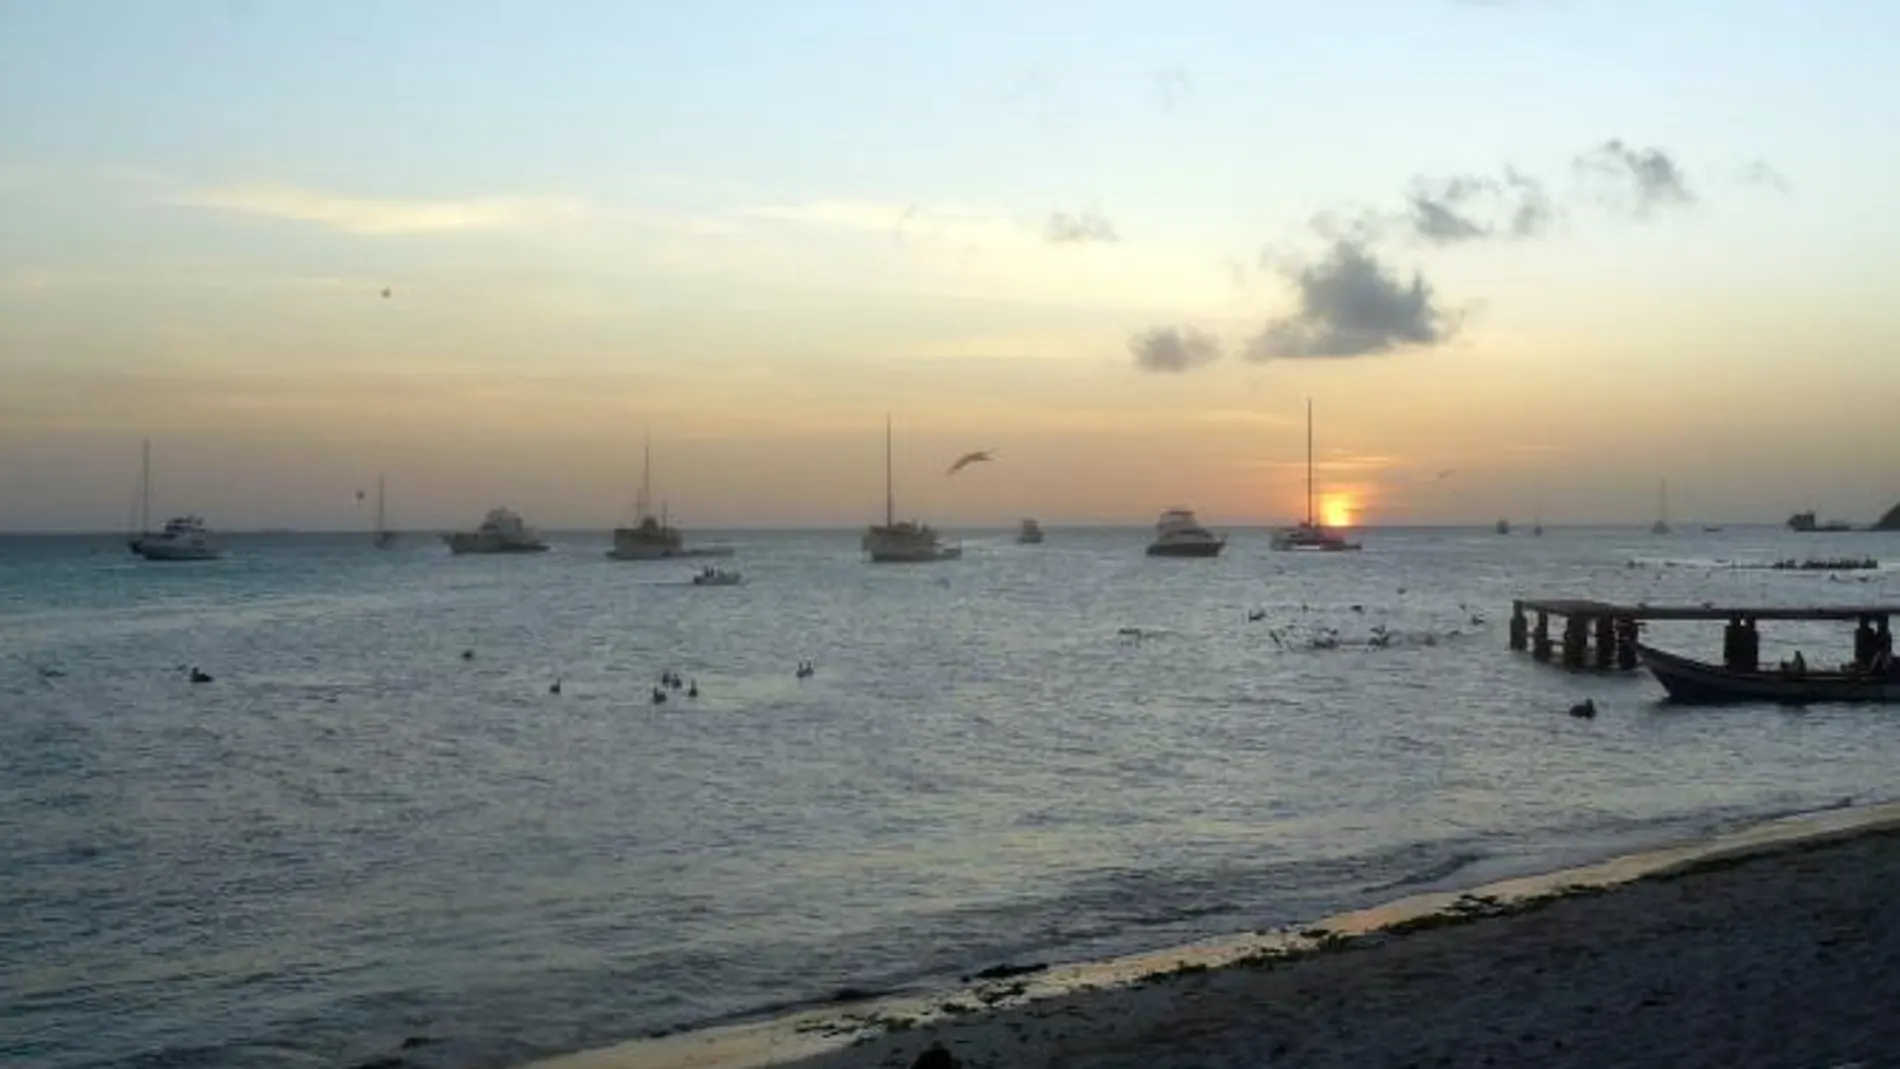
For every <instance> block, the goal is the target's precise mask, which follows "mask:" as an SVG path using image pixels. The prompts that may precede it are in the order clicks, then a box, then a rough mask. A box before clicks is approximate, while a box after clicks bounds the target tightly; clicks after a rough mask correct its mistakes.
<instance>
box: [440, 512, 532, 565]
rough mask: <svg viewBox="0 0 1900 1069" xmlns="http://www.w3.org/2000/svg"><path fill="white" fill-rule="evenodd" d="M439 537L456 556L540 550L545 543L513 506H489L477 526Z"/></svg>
mask: <svg viewBox="0 0 1900 1069" xmlns="http://www.w3.org/2000/svg"><path fill="white" fill-rule="evenodd" d="M442 541H444V542H447V543H448V544H449V552H451V553H454V554H455V555H457V556H460V555H462V554H465V553H543V552H546V551H547V548H548V546H547V543H546V542H543V541H541V536H540V535H538V534H536V533H535V532H534V529H533V528H531V527H529V526H528V525H527V524H526V523H524V522H522V519H521V517H520V516H518V515H516V514H515V513H514V511H513V510H511V509H505V508H492V509H489V510H488V515H486V516H484V517H482V523H481V526H480V527H477V528H476V529H475V530H473V531H457V532H455V533H454V534H445V535H443V536H442Z"/></svg>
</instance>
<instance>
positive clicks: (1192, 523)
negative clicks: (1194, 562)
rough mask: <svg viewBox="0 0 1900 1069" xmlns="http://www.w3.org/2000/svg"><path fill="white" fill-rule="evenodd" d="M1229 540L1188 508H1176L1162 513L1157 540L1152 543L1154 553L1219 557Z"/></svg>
mask: <svg viewBox="0 0 1900 1069" xmlns="http://www.w3.org/2000/svg"><path fill="white" fill-rule="evenodd" d="M1226 546H1227V540H1226V539H1224V538H1222V537H1220V536H1219V535H1217V534H1215V533H1213V532H1212V531H1209V530H1208V529H1207V528H1205V527H1202V526H1201V525H1200V522H1199V521H1197V520H1196V519H1195V518H1194V513H1193V512H1192V511H1190V510H1188V509H1182V508H1174V509H1169V510H1167V511H1166V512H1163V513H1162V514H1161V519H1160V520H1158V521H1156V523H1155V537H1154V541H1152V542H1150V543H1148V555H1149V556H1150V557H1218V556H1220V551H1221V550H1222V549H1225V548H1226Z"/></svg>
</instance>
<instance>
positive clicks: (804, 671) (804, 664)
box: [798, 661, 818, 679]
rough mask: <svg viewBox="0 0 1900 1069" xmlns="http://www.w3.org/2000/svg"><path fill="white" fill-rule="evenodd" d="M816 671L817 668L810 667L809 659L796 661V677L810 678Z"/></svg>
mask: <svg viewBox="0 0 1900 1069" xmlns="http://www.w3.org/2000/svg"><path fill="white" fill-rule="evenodd" d="M817 671H818V669H816V668H814V667H812V663H811V662H810V661H800V662H798V678H800V679H810V678H811V677H812V675H813V673H815V672H817Z"/></svg>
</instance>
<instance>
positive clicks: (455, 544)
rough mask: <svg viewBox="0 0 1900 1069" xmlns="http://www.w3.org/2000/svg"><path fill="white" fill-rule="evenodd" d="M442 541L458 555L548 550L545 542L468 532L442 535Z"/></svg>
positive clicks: (542, 551) (543, 551) (451, 551)
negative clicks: (511, 539)
mask: <svg viewBox="0 0 1900 1069" xmlns="http://www.w3.org/2000/svg"><path fill="white" fill-rule="evenodd" d="M442 541H444V542H447V543H448V546H449V552H450V553H452V554H454V555H455V556H458V557H461V556H469V555H482V554H490V555H494V554H513V553H546V552H547V550H548V547H547V543H545V542H502V541H496V540H493V539H486V538H478V537H476V536H475V535H469V534H447V535H443V536H442Z"/></svg>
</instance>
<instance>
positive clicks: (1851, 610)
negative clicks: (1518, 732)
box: [1511, 598, 1900, 671]
mask: <svg viewBox="0 0 1900 1069" xmlns="http://www.w3.org/2000/svg"><path fill="white" fill-rule="evenodd" d="M1526 614H1531V615H1534V616H1535V617H1536V618H1537V622H1536V624H1535V625H1532V624H1531V623H1530V621H1529V619H1527V616H1526ZM1895 616H1900V605H1718V604H1716V603H1714V602H1708V603H1705V604H1702V605H1651V604H1649V603H1648V602H1637V603H1636V604H1634V605H1622V604H1616V603H1614V602H1608V601H1595V600H1592V599H1589V598H1526V599H1520V600H1517V601H1513V602H1512V603H1511V648H1512V649H1514V650H1526V649H1528V650H1529V651H1530V653H1531V656H1532V657H1533V658H1535V659H1537V660H1538V661H1542V662H1545V663H1548V662H1550V661H1551V660H1552V659H1553V657H1554V658H1555V659H1556V660H1557V662H1558V663H1559V664H1560V665H1562V666H1563V667H1565V668H1570V669H1580V668H1586V667H1591V666H1592V665H1594V667H1597V668H1618V669H1622V670H1624V671H1628V670H1630V669H1632V668H1635V667H1636V635H1637V632H1638V630H1639V629H1640V628H1641V625H1642V624H1643V623H1645V622H1648V621H1662V620H1711V621H1714V620H1720V621H1725V622H1726V624H1727V629H1726V633H1725V638H1726V642H1725V646H1726V649H1727V651H1728V657H1727V658H1725V659H1726V660H1728V661H1730V662H1731V663H1751V664H1752V663H1753V661H1754V653H1753V651H1754V650H1755V649H1757V648H1758V645H1757V641H1756V634H1755V624H1756V623H1757V622H1758V621H1762V620H1841V621H1848V620H1851V621H1859V622H1861V623H1864V624H1865V625H1866V626H1867V628H1873V627H1875V626H1876V625H1878V626H1879V630H1880V633H1881V634H1883V635H1884V634H1887V633H1888V629H1887V622H1888V621H1889V620H1891V619H1892V618H1893V617H1895ZM1552 617H1557V618H1559V619H1561V620H1562V621H1563V637H1562V638H1561V639H1560V640H1557V641H1554V642H1553V641H1552V639H1551V635H1550V620H1551V618H1552Z"/></svg>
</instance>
